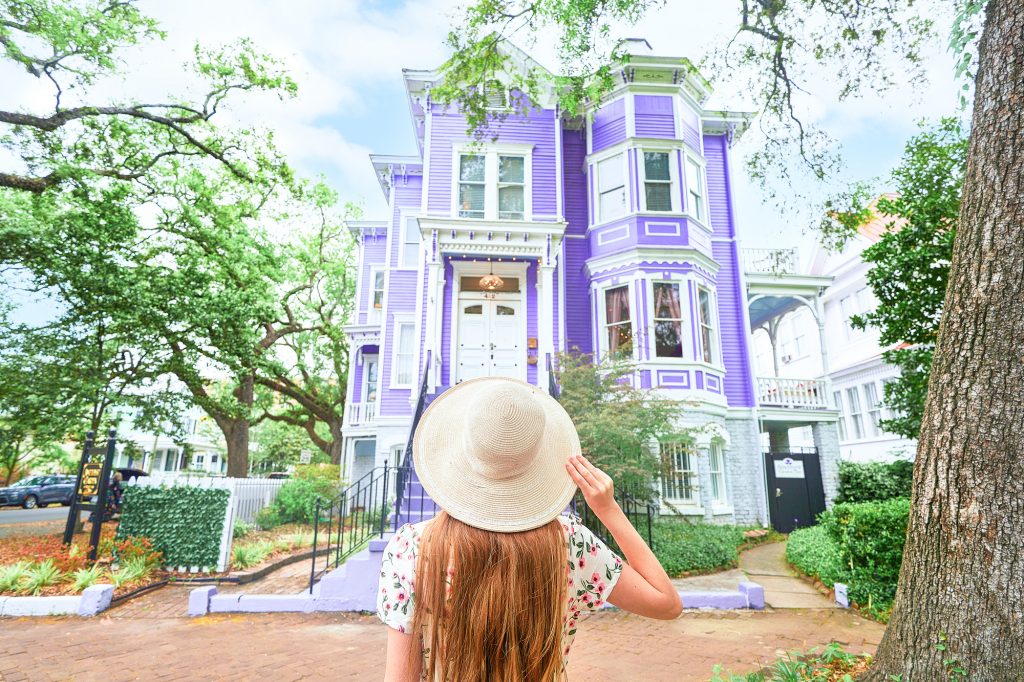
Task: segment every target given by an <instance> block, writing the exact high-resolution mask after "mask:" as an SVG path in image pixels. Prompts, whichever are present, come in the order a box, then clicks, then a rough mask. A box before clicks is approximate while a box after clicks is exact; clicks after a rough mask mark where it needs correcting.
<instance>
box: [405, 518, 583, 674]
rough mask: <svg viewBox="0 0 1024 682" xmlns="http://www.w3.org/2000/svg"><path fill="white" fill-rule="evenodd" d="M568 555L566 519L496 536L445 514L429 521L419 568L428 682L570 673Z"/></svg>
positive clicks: (417, 628) (418, 627)
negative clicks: (566, 647) (565, 627)
mask: <svg viewBox="0 0 1024 682" xmlns="http://www.w3.org/2000/svg"><path fill="white" fill-rule="evenodd" d="M568 556H569V554H568V545H567V542H566V537H565V531H564V530H563V529H562V526H561V524H560V523H559V521H558V519H554V520H552V521H551V522H550V523H547V524H545V525H543V526H541V527H540V528H535V529H533V530H528V531H524V532H521V533H495V532H491V531H486V530H480V529H479V528H474V527H472V526H468V525H466V524H465V523H463V522H461V521H459V520H458V519H455V518H453V517H451V516H449V515H448V514H446V513H445V512H443V511H442V512H441V513H440V514H439V515H438V516H437V517H436V518H435V519H434V520H433V521H431V522H430V524H429V525H428V526H427V529H426V531H425V533H424V535H423V538H422V540H421V542H420V550H419V558H418V559H417V566H416V586H415V590H416V605H415V609H414V612H413V613H414V615H413V632H414V633H418V634H420V635H422V637H423V649H424V652H425V654H426V655H425V656H424V667H425V671H424V672H425V673H426V679H428V680H431V681H433V680H444V682H523V681H524V680H525V681H526V682H554V681H555V680H563V679H565V671H564V668H563V659H562V644H561V638H562V623H563V619H564V617H565V611H566V599H567V594H566V587H567V578H566V570H567V566H568V563H567V562H568ZM415 649H416V648H415V647H414V655H415V656H419V655H420V652H419V651H418V650H415Z"/></svg>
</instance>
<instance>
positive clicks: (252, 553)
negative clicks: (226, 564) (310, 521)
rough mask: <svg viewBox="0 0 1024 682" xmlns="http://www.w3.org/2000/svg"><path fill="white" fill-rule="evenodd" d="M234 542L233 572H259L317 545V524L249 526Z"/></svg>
mask: <svg viewBox="0 0 1024 682" xmlns="http://www.w3.org/2000/svg"><path fill="white" fill-rule="evenodd" d="M241 535H242V536H241V537H238V533H237V532H236V537H235V539H234V540H233V542H232V544H231V569H232V571H247V572H253V571H258V570H260V569H261V568H264V567H266V566H269V565H271V564H273V563H275V562H277V561H279V560H281V559H282V558H284V557H287V556H290V555H293V554H296V553H297V552H299V551H302V552H304V553H308V552H306V550H308V549H310V548H312V546H313V526H311V525H306V524H301V523H288V524H284V525H281V526H275V527H274V528H271V529H268V530H259V529H257V528H251V529H249V528H246V529H245V531H244V533H242V534H241Z"/></svg>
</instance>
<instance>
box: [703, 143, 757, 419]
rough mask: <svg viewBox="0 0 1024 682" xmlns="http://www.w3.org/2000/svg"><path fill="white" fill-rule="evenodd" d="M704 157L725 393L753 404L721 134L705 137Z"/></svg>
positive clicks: (738, 404) (731, 399)
mask: <svg viewBox="0 0 1024 682" xmlns="http://www.w3.org/2000/svg"><path fill="white" fill-rule="evenodd" d="M704 157H705V159H706V160H707V175H708V208H709V213H710V217H711V224H712V226H713V227H714V237H715V241H714V242H713V243H712V247H711V248H712V253H713V254H714V258H715V260H716V261H718V263H719V264H721V269H720V270H719V272H718V277H717V280H718V286H717V291H718V317H719V323H720V327H719V338H720V339H721V344H722V359H723V361H724V363H725V371H726V375H725V379H724V381H723V384H724V386H725V395H726V398H728V400H729V404H730V405H732V406H733V407H752V406H753V405H754V387H753V380H752V378H751V373H750V341H749V330H748V329H747V328H746V325H745V324H744V318H743V307H744V306H745V305H746V298H745V296H744V294H743V290H742V287H741V282H740V273H739V268H740V259H739V254H738V249H737V246H736V241H735V240H734V239H733V238H734V237H735V235H736V229H735V225H734V222H733V211H732V196H731V192H730V188H729V181H728V168H729V158H728V146H727V143H726V140H725V136H723V135H715V136H706V137H705V138H704Z"/></svg>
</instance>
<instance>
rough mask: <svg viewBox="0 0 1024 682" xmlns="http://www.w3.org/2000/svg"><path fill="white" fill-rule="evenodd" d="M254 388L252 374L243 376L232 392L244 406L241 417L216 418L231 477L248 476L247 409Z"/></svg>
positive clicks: (249, 405)
mask: <svg viewBox="0 0 1024 682" xmlns="http://www.w3.org/2000/svg"><path fill="white" fill-rule="evenodd" d="M254 389H255V379H254V378H253V376H252V375H249V376H247V377H243V378H242V380H241V381H240V382H239V384H238V386H236V387H235V390H234V394H235V398H236V399H237V400H238V402H239V403H240V404H241V405H242V406H243V407H244V408H245V414H243V415H242V416H241V417H235V416H221V417H218V418H217V419H216V421H217V425H218V426H220V429H221V431H223V432H224V441H225V443H226V444H227V448H228V476H229V477H231V478H247V477H248V476H249V427H250V426H251V424H250V422H249V411H250V410H251V409H252V405H253V398H254V395H255V391H254Z"/></svg>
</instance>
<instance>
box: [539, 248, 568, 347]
mask: <svg viewBox="0 0 1024 682" xmlns="http://www.w3.org/2000/svg"><path fill="white" fill-rule="evenodd" d="M559 262H561V259H559ZM559 267H563V266H561V265H559ZM558 280H559V274H558V268H555V270H554V272H552V273H551V283H552V288H551V310H552V313H553V314H552V320H551V329H552V331H553V334H554V337H553V338H552V339H551V347H552V348H554V349H555V351H556V352H557V351H558V349H559V348H560V347H561V346H560V344H561V342H562V336H561V329H559V327H560V325H559V324H558V320H559V319H560V317H559V315H560V314H561V312H562V311H561V310H560V308H559V305H558V284H559V282H558ZM539 362H545V360H544V358H541V359H540V360H539Z"/></svg>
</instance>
